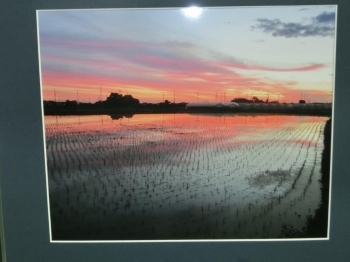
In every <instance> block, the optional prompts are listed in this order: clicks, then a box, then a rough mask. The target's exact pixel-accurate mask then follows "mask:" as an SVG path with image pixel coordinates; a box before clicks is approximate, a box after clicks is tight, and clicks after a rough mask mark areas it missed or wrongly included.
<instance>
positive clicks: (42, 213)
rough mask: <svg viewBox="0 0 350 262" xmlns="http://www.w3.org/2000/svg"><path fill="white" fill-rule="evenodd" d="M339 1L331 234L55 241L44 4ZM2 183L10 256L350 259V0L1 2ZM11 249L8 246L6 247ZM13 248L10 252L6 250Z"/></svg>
mask: <svg viewBox="0 0 350 262" xmlns="http://www.w3.org/2000/svg"><path fill="white" fill-rule="evenodd" d="M191 4H197V5H199V6H249V5H256V6H262V5H328V4H329V5H338V14H337V15H338V26H337V58H336V78H335V82H336V88H335V94H334V100H335V101H336V103H335V105H334V107H333V110H334V111H333V113H334V117H333V130H334V135H333V153H332V155H333V159H332V171H333V174H332V196H331V200H332V205H331V221H330V235H329V237H330V240H328V241H288V242H191V243H178V242H177V243H98V244H97V243H79V244H78V243H76V244H72V243H50V238H49V226H48V220H47V217H48V214H47V196H46V179H45V163H44V159H45V156H44V150H43V147H44V143H43V142H44V141H43V134H42V118H41V92H40V82H39V81H40V79H39V66H38V46H37V32H36V30H37V28H36V10H38V9H41V10H42V9H87V8H134V7H141V8H142V7H144V8H152V7H183V6H189V5H191ZM0 5H1V8H0V10H1V15H0V24H1V25H3V26H2V28H1V31H2V32H3V34H2V41H1V48H0V52H1V57H2V59H1V62H0V63H1V70H0V89H1V90H2V91H3V92H2V95H1V96H0V109H1V110H0V115H1V118H0V119H1V123H2V124H0V125H1V127H0V175H1V177H0V188H1V200H2V207H1V210H2V215H3V217H2V218H3V221H2V223H1V224H3V231H2V241H3V244H4V245H3V247H6V248H5V249H6V250H5V252H2V254H3V261H53V262H55V261H114V260H118V261H138V260H140V261H158V260H159V261H161V260H167V261H239V262H245V261H298V260H299V261H317V260H318V261H347V260H350V253H349V252H348V246H349V242H350V241H349V239H350V225H349V223H348V222H347V219H348V214H350V206H349V205H348V198H349V189H348V185H350V176H349V171H348V169H347V165H348V160H349V159H350V153H349V151H348V150H347V149H348V148H350V141H349V137H348V136H347V134H348V130H349V129H350V124H349V120H348V116H349V115H350V114H349V113H348V110H349V106H348V98H350V89H349V88H348V84H349V83H350V74H349V73H348V72H349V69H350V64H349V61H350V53H349V51H348V48H349V46H350V31H349V30H348V28H347V24H348V22H349V18H348V14H349V13H350V12H349V11H350V2H349V3H348V1H347V0H339V1H337V2H336V1H334V0H330V1H324V0H308V1H301V0H284V1H282V0H261V1H258V0H247V1H243V0H240V1H238V0H237V1H235V0H233V1H222V0H219V1H214V0H203V1H196V3H195V2H193V1H186V0H183V1H180V0H169V1H165V0H164V1H160V0H159V1H152V2H151V1H141V0H131V1H122V0H117V1H113V0H101V1H98V2H97V1H93V0H86V1H84V0H73V1H60V2H58V1H57V2H54V1H53V0H49V1H41V0H29V1H23V2H22V1H11V0H3V1H2V2H1V4H0ZM3 251H4V250H3ZM5 255H6V257H5Z"/></svg>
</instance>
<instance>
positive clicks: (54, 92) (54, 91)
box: [53, 89, 57, 103]
mask: <svg viewBox="0 0 350 262" xmlns="http://www.w3.org/2000/svg"><path fill="white" fill-rule="evenodd" d="M53 94H54V96H55V103H56V102H57V101H56V89H54V90H53Z"/></svg>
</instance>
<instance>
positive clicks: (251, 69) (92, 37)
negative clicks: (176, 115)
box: [37, 6, 336, 103]
mask: <svg viewBox="0 0 350 262" xmlns="http://www.w3.org/2000/svg"><path fill="white" fill-rule="evenodd" d="M37 17H38V29H39V36H38V39H39V48H40V63H41V79H42V90H43V99H44V100H54V99H55V94H56V100H57V101H65V100H77V99H78V101H79V102H89V101H90V102H96V101H97V100H100V93H102V100H105V99H106V97H107V96H108V95H109V94H110V93H111V92H118V93H121V94H123V95H126V94H131V95H132V96H133V97H135V98H138V99H139V100H140V102H141V103H142V102H152V103H159V102H162V101H163V98H164V99H168V100H169V101H171V102H174V100H175V102H176V103H177V102H197V101H199V102H206V101H207V102H214V101H222V102H224V101H229V100H232V99H233V98H236V97H247V98H251V97H252V96H257V97H258V98H260V99H264V100H265V99H267V98H269V100H270V101H271V100H279V101H280V102H297V101H298V100H300V99H306V100H307V101H310V102H331V101H332V93H333V88H334V75H333V74H334V62H335V61H334V60H335V57H334V55H335V51H334V50H335V44H336V39H335V24H336V23H335V22H336V21H335V20H336V7H335V6H293V7H239V8H203V9H202V10H201V14H200V15H199V16H198V17H196V18H193V17H189V16H187V15H186V14H185V12H184V10H181V9H111V10H62V11H38V16H37Z"/></svg>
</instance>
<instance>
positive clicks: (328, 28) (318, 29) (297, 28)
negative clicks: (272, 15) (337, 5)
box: [252, 12, 335, 38]
mask: <svg viewBox="0 0 350 262" xmlns="http://www.w3.org/2000/svg"><path fill="white" fill-rule="evenodd" d="M257 22H258V24H257V25H256V26H253V27H252V29H261V30H263V32H264V33H271V34H272V36H275V37H278V36H280V37H286V38H291V37H312V36H322V37H327V36H329V37H333V36H334V29H335V12H323V13H321V14H319V15H318V16H316V17H313V18H312V19H311V21H310V22H309V23H305V24H304V23H285V22H282V21H281V20H279V19H274V20H271V19H267V18H260V19H258V20H257Z"/></svg>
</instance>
